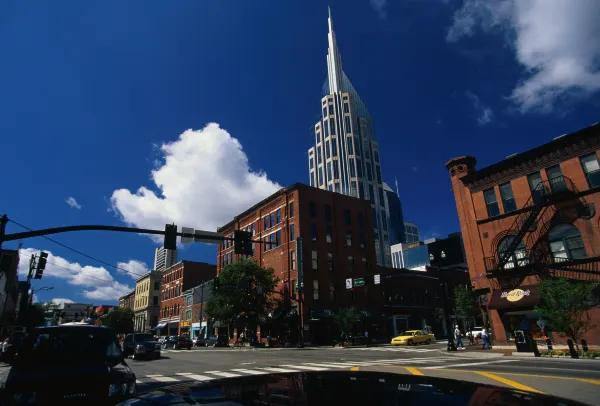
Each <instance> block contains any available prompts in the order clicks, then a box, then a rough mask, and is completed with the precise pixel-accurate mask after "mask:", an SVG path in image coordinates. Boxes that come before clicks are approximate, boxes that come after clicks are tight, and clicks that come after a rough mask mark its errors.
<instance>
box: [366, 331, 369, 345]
mask: <svg viewBox="0 0 600 406" xmlns="http://www.w3.org/2000/svg"><path fill="white" fill-rule="evenodd" d="M365 345H369V332H368V331H367V330H365Z"/></svg>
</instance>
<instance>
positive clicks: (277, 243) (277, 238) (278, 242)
mask: <svg viewBox="0 0 600 406" xmlns="http://www.w3.org/2000/svg"><path fill="white" fill-rule="evenodd" d="M279 246H281V230H277V231H276V232H275V247H279Z"/></svg>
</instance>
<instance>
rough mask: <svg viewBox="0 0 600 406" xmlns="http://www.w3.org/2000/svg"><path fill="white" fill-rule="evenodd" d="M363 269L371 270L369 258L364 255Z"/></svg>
mask: <svg viewBox="0 0 600 406" xmlns="http://www.w3.org/2000/svg"><path fill="white" fill-rule="evenodd" d="M362 264H363V269H364V271H365V272H369V264H368V263H367V258H366V257H362Z"/></svg>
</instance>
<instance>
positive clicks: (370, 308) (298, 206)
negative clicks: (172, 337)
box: [217, 183, 387, 343]
mask: <svg viewBox="0 0 600 406" xmlns="http://www.w3.org/2000/svg"><path fill="white" fill-rule="evenodd" d="M371 211H372V209H371V203H370V202H369V201H365V200H359V199H357V198H353V197H350V196H345V195H342V194H339V193H333V192H329V191H326V190H321V189H317V188H313V187H310V186H306V185H303V184H298V183H297V184H294V185H292V186H290V187H287V188H283V189H281V190H279V191H278V192H276V193H274V194H273V195H271V196H269V197H268V198H266V199H264V200H263V201H261V202H259V203H258V204H256V205H255V206H253V207H251V208H249V209H248V210H246V211H245V212H243V213H240V214H239V215H238V216H236V217H235V218H234V219H233V220H232V221H231V222H229V223H228V224H226V225H224V226H223V227H220V228H219V229H218V231H219V232H222V233H224V234H225V236H228V237H229V236H232V234H233V232H234V230H237V229H239V230H248V231H250V232H252V233H253V235H254V237H253V239H255V240H261V241H264V242H271V243H274V244H258V243H257V244H254V255H253V258H254V259H255V260H257V261H258V262H259V263H260V264H261V266H263V267H265V268H273V269H274V270H275V276H277V277H278V278H279V279H280V280H281V284H280V285H279V287H278V288H277V290H278V291H280V292H282V293H283V294H284V295H286V296H288V297H289V296H290V295H289V294H288V293H289V292H291V294H292V296H295V295H297V294H298V289H299V287H300V286H301V285H302V284H303V285H304V288H303V297H304V303H303V304H302V305H301V306H302V308H299V306H298V303H297V302H296V301H295V300H292V301H291V303H289V302H288V303H287V305H288V306H291V309H285V311H284V312H283V313H282V317H281V318H279V319H277V320H272V322H271V323H270V324H269V325H265V326H261V331H262V338H263V339H264V338H266V336H267V335H268V334H271V336H272V337H274V338H275V337H278V338H280V339H282V340H288V341H291V342H296V341H298V340H300V339H301V336H300V331H304V334H303V338H304V340H305V341H310V342H312V343H330V342H331V340H332V339H333V338H337V337H334V328H333V319H332V318H333V315H334V314H335V313H336V312H337V311H338V309H339V308H344V307H350V306H354V307H356V308H357V309H359V310H361V311H362V312H363V314H373V315H375V314H380V313H379V311H380V307H381V306H380V305H381V291H380V289H379V287H378V286H377V285H374V284H373V276H374V274H375V273H376V271H377V266H376V254H375V246H374V244H373V241H374V235H373V225H372V224H371V218H372V214H371ZM383 227H385V228H387V225H383ZM298 239H301V242H299V241H298ZM299 245H301V246H299ZM217 259H218V260H217V267H218V272H220V271H221V269H223V267H224V266H225V265H227V264H229V263H233V262H234V261H235V260H236V259H237V255H235V254H234V247H233V244H232V243H230V242H225V244H222V245H219V252H218V258H217ZM300 268H302V270H301V272H300V275H299V272H298V271H299V269H300ZM348 280H349V281H350V284H351V285H350V286H354V285H356V286H354V287H352V288H350V289H347V287H346V286H347V281H348ZM352 281H355V283H353V282H352ZM359 285H361V286H359ZM295 297H297V296H295ZM298 315H300V317H299V316H298ZM274 317H275V318H277V315H276V316H274ZM230 336H231V337H233V332H232V331H230Z"/></svg>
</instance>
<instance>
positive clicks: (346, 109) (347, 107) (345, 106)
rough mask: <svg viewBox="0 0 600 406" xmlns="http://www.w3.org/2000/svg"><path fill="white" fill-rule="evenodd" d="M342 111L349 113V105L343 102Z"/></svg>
mask: <svg viewBox="0 0 600 406" xmlns="http://www.w3.org/2000/svg"><path fill="white" fill-rule="evenodd" d="M344 113H350V106H349V105H348V103H344Z"/></svg>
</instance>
